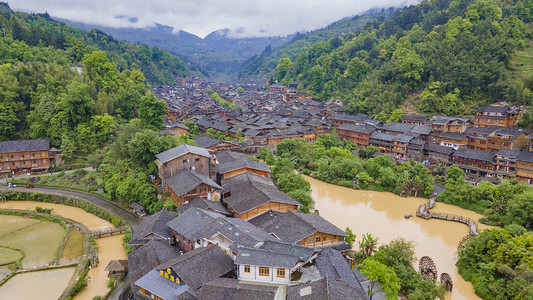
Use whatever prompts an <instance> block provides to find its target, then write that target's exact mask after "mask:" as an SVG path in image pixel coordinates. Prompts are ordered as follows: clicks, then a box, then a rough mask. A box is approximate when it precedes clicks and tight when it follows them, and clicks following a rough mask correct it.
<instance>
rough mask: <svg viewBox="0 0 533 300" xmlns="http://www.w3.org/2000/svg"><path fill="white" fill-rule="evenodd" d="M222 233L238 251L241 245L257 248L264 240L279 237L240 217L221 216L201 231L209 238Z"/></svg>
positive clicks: (273, 239) (201, 233) (200, 234)
mask: <svg viewBox="0 0 533 300" xmlns="http://www.w3.org/2000/svg"><path fill="white" fill-rule="evenodd" d="M217 233H218V234H222V235H223V236H224V237H226V238H227V239H228V240H230V241H231V242H233V244H232V245H231V246H230V249H232V250H234V251H236V250H237V248H238V247H239V246H243V247H250V248H255V247H258V246H259V245H261V244H262V243H263V242H264V241H276V240H277V239H276V238H275V237H273V236H272V235H270V234H269V233H267V232H266V231H264V230H262V229H261V228H259V227H257V226H255V225H253V224H251V223H249V222H247V221H246V220H243V219H239V218H228V217H220V218H217V219H216V220H215V221H214V222H211V223H209V224H208V225H207V226H205V227H204V228H203V229H202V230H201V231H199V232H198V235H199V236H202V237H205V238H209V237H212V236H213V235H215V234H217Z"/></svg>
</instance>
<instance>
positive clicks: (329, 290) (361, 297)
mask: <svg viewBox="0 0 533 300" xmlns="http://www.w3.org/2000/svg"><path fill="white" fill-rule="evenodd" d="M346 299H350V300H367V299H368V295H367V294H366V293H365V292H364V291H362V290H360V289H356V288H353V287H351V286H350V285H348V284H346V283H343V282H341V281H336V280H333V279H330V278H328V277H324V278H321V279H318V280H315V281H311V282H306V283H302V284H298V285H290V286H289V287H288V289H287V300H346Z"/></svg>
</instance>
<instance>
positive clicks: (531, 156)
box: [516, 151, 533, 162]
mask: <svg viewBox="0 0 533 300" xmlns="http://www.w3.org/2000/svg"><path fill="white" fill-rule="evenodd" d="M516 159H517V160H519V161H525V162H533V152H529V151H521V152H520V154H518V157H517V158H516Z"/></svg>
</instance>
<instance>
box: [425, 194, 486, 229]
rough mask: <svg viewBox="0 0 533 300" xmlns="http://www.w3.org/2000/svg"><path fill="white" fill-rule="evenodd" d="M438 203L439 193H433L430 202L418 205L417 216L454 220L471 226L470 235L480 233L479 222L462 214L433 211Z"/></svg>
mask: <svg viewBox="0 0 533 300" xmlns="http://www.w3.org/2000/svg"><path fill="white" fill-rule="evenodd" d="M436 204H437V195H436V194H433V196H431V198H429V201H428V203H426V204H423V205H420V206H419V207H418V210H417V211H416V216H417V217H420V218H424V219H426V220H429V219H431V218H434V219H441V220H447V221H453V222H460V223H463V224H465V225H467V226H468V227H469V229H470V230H469V234H470V236H477V235H479V232H478V223H477V222H476V221H474V220H472V219H470V218H466V217H462V216H458V215H454V214H447V213H435V212H431V211H430V209H433V208H434V207H435V205H436Z"/></svg>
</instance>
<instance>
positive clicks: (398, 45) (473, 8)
mask: <svg viewBox="0 0 533 300" xmlns="http://www.w3.org/2000/svg"><path fill="white" fill-rule="evenodd" d="M532 18H533V1H530V0H524V1H522V0H508V1H492V0H478V1H475V0H454V1H451V0H435V1H424V2H422V3H420V4H418V5H415V6H410V7H406V8H404V9H402V10H400V11H398V12H396V13H395V15H394V17H392V18H391V19H389V20H386V21H384V22H373V23H369V24H367V26H366V27H365V29H364V30H362V31H361V32H360V33H358V34H357V35H356V36H352V35H347V36H345V37H338V38H333V39H330V40H329V41H323V42H317V43H314V44H313V45H312V46H311V47H310V48H309V49H302V50H301V51H300V52H299V53H298V55H297V56H296V57H295V58H292V59H291V58H290V56H289V57H285V58H282V59H280V60H279V62H278V64H277V67H276V70H275V72H274V74H273V76H272V77H271V78H270V82H271V83H273V82H275V81H279V82H280V83H282V84H288V83H290V82H292V81H296V80H299V81H304V82H306V83H307V84H308V86H307V88H308V89H309V91H311V92H312V93H313V95H314V97H315V98H318V99H322V100H329V99H331V98H334V97H341V98H342V99H343V100H344V101H345V109H346V111H347V112H348V113H368V114H370V115H372V116H374V117H376V118H378V119H380V120H386V119H387V118H388V117H389V115H390V114H391V112H392V111H393V110H395V109H397V108H398V107H400V106H401V105H403V104H404V102H405V101H406V99H409V101H408V102H409V103H408V104H409V105H410V106H411V107H412V108H414V109H415V110H417V111H419V112H422V113H427V114H446V115H461V114H470V113H472V112H473V111H474V109H476V108H477V107H478V106H479V105H482V104H487V103H490V102H494V101H500V100H505V101H509V102H511V103H514V104H533V103H532V96H531V89H532V88H533V80H531V79H532V76H531V75H530V73H528V72H527V70H529V69H528V68H527V66H526V67H524V65H523V63H524V62H525V63H526V64H527V62H528V61H521V60H520V56H517V55H516V53H518V52H517V51H522V52H525V53H526V54H527V53H529V52H528V49H529V47H528V42H529V40H530V28H531V26H530V25H531V24H530V23H529V22H530V21H531V20H532ZM522 54H523V53H522ZM522 57H528V56H527V55H522ZM521 71H525V73H520V72H521ZM517 73H519V74H517Z"/></svg>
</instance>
